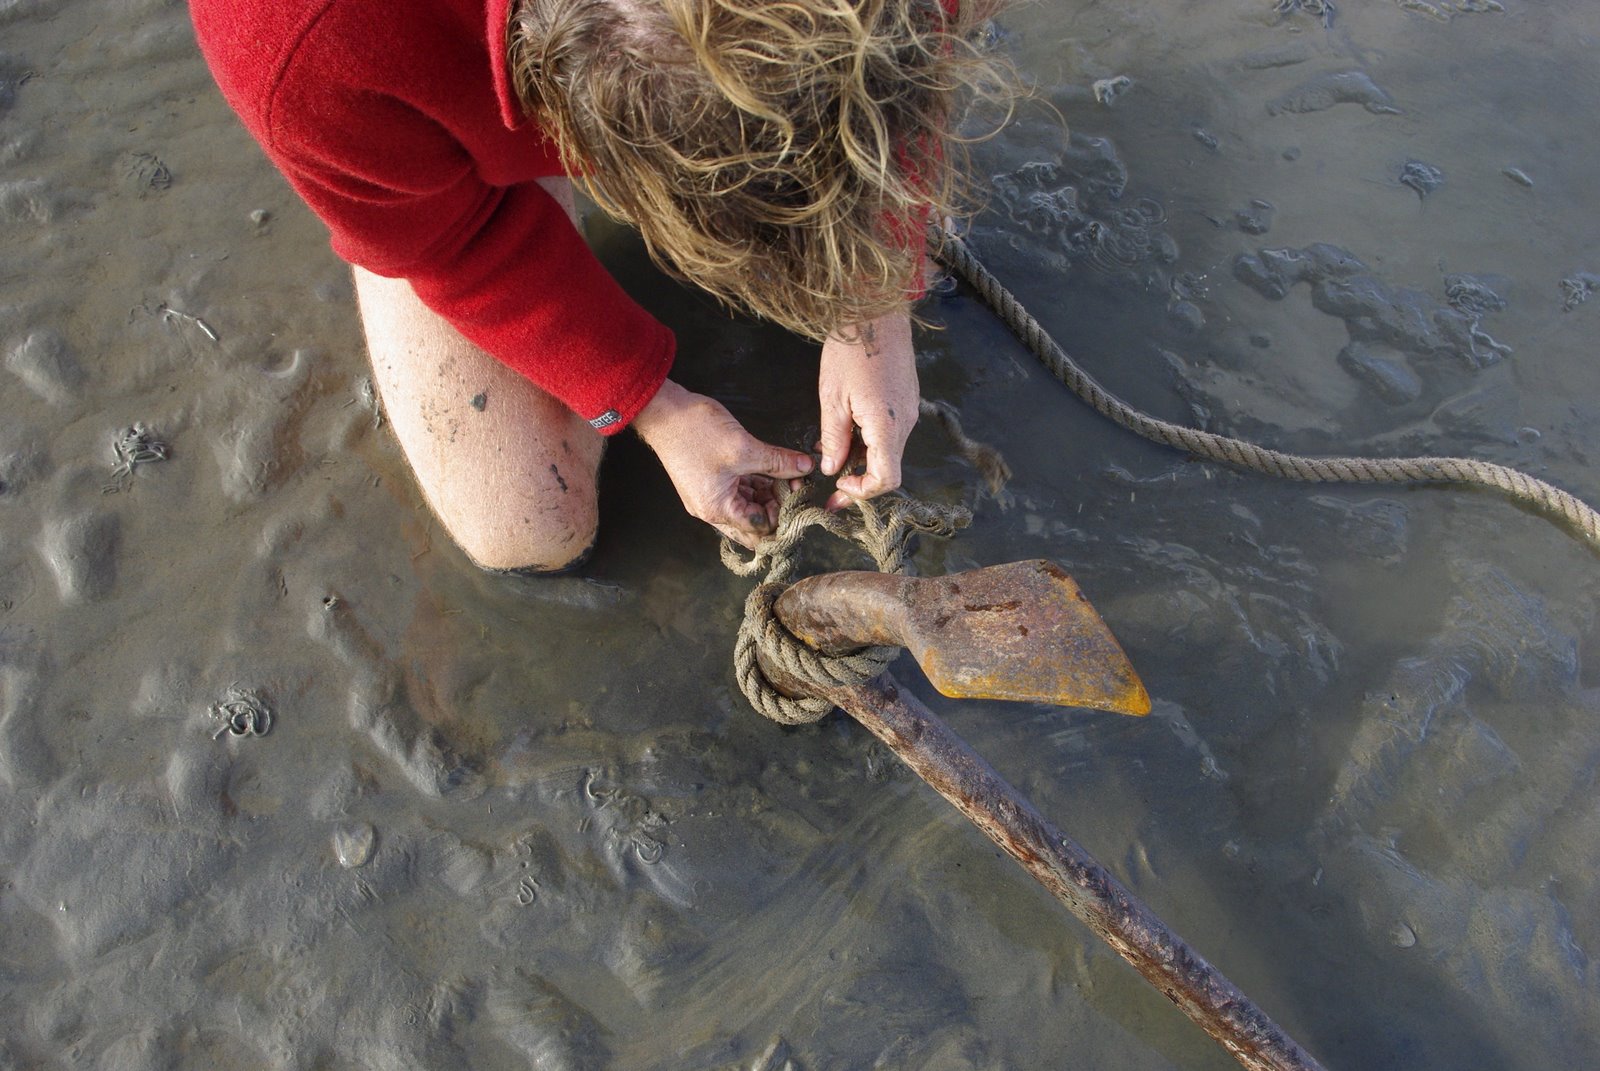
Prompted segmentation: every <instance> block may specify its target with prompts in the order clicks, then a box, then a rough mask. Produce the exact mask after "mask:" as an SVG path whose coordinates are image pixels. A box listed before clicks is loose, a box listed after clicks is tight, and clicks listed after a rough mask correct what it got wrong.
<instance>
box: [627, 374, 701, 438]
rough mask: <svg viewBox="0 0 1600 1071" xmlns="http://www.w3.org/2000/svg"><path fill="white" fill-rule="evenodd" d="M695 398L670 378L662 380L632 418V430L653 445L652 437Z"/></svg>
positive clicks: (658, 433) (657, 434)
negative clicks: (653, 393) (652, 394)
mask: <svg viewBox="0 0 1600 1071" xmlns="http://www.w3.org/2000/svg"><path fill="white" fill-rule="evenodd" d="M695 398H696V395H695V394H694V393H693V392H691V391H689V390H687V389H685V388H684V387H682V386H679V385H678V384H677V383H674V382H673V381H672V380H670V379H666V380H662V382H661V386H660V387H659V388H658V389H657V390H656V393H655V396H654V397H652V398H651V399H650V401H649V402H647V403H645V407H644V408H643V409H641V410H639V413H638V415H637V416H635V417H634V418H633V430H634V431H635V432H637V433H638V435H639V438H641V439H643V440H644V441H645V443H646V444H648V445H650V446H652V447H654V445H655V444H654V442H652V437H655V436H659V435H660V433H661V432H662V430H663V429H664V428H666V427H667V426H668V425H669V424H671V423H673V418H674V417H676V416H677V415H678V414H680V413H682V412H683V410H684V409H685V408H686V407H688V406H689V405H691V404H693V401H694V399H695Z"/></svg>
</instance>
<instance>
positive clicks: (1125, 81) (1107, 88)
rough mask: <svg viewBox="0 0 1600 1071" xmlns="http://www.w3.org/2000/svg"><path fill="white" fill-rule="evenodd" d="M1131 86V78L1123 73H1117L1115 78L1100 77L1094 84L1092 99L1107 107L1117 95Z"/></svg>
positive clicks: (1120, 94)
mask: <svg viewBox="0 0 1600 1071" xmlns="http://www.w3.org/2000/svg"><path fill="white" fill-rule="evenodd" d="M1132 88H1133V79H1132V78H1129V77H1128V76H1127V75H1125V74H1119V75H1117V76H1116V77H1115V78H1101V79H1100V80H1098V81H1097V82H1095V84H1094V99H1095V100H1097V101H1099V102H1100V103H1101V104H1103V105H1105V106H1106V107H1107V108H1109V107H1111V105H1112V104H1113V103H1114V102H1115V101H1116V99H1117V98H1118V97H1120V96H1122V94H1124V93H1126V92H1127V91H1128V90H1130V89H1132Z"/></svg>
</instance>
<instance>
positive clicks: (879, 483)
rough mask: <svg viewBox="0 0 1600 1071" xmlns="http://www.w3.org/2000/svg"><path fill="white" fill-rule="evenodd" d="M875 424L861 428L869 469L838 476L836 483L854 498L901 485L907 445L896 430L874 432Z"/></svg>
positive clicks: (872, 494) (867, 496)
mask: <svg viewBox="0 0 1600 1071" xmlns="http://www.w3.org/2000/svg"><path fill="white" fill-rule="evenodd" d="M877 430H878V429H877V428H875V427H872V428H868V429H866V430H864V431H863V432H862V435H861V437H862V439H863V440H864V441H865V442H866V444H867V471H866V472H865V473H863V474H861V475H859V476H858V475H855V474H854V473H852V474H850V475H848V476H841V477H839V482H838V483H837V484H836V485H835V486H837V487H838V489H839V490H840V491H843V492H844V493H845V494H847V495H849V496H851V497H852V498H876V497H877V496H878V495H881V494H883V493H884V492H885V491H893V490H894V489H895V488H896V487H899V486H900V454H901V451H903V450H904V449H905V445H904V442H903V440H901V439H900V438H899V437H898V436H895V435H893V434H889V435H879V434H875V433H876V432H877Z"/></svg>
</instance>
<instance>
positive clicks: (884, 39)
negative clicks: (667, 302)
mask: <svg viewBox="0 0 1600 1071" xmlns="http://www.w3.org/2000/svg"><path fill="white" fill-rule="evenodd" d="M976 7H977V5H975V4H973V3H971V2H970V0H969V2H968V3H965V4H962V5H960V8H959V10H957V11H956V12H954V13H947V12H946V10H945V8H944V6H943V5H942V4H941V3H940V0H520V2H519V3H518V4H516V5H515V6H514V7H513V11H512V15H511V25H510V30H509V36H508V51H509V58H510V70H511V77H512V82H513V85H514V86H515V88H516V91H517V93H518V95H519V96H520V98H521V99H522V101H523V103H524V105H525V106H526V107H527V108H528V110H529V112H530V113H531V114H532V115H533V116H534V117H535V118H536V119H537V120H538V121H539V122H540V123H542V124H543V126H544V128H545V130H546V131H547V132H548V134H549V135H550V136H551V137H552V138H553V139H554V141H555V142H556V144H557V145H558V146H559V147H560V150H561V154H562V157H563V160H564V161H565V163H566V166H567V168H568V170H569V171H570V172H571V173H572V174H573V175H574V176H575V177H576V178H577V180H578V182H579V183H580V185H581V186H582V187H583V188H584V189H585V191H586V192H587V193H588V194H589V195H590V196H591V197H592V198H593V199H594V200H595V202H596V203H597V204H599V205H600V206H601V207H602V208H603V209H605V210H606V211H607V212H609V213H611V214H612V215H614V216H616V217H617V218H619V219H621V220H623V221H624V222H627V223H631V224H633V225H634V226H636V227H637V228H638V229H639V231H640V232H641V234H642V235H643V236H644V240H645V243H646V245H647V247H648V248H649V250H650V253H651V255H652V256H653V257H654V258H655V259H656V261H657V262H658V263H660V264H661V265H662V266H663V267H664V268H666V270H668V271H669V272H672V273H673V274H675V275H677V276H678V277H680V278H683V279H686V280H688V281H691V282H693V283H695V284H696V285H698V286H700V287H703V288H704V289H706V290H707V291H709V292H711V293H713V294H715V295H717V296H718V297H720V298H722V299H723V300H724V301H727V302H729V303H732V304H735V305H740V306H743V307H744V308H746V309H749V310H750V311H752V312H754V313H756V314H757V315H760V316H764V317H766V318H768V319H771V320H773V321H776V322H777V323H780V324H783V325H784V326H786V327H788V328H789V329H791V330H793V331H796V332H799V333H800V334H803V335H807V336H809V337H812V338H817V339H821V338H824V337H826V336H827V335H829V334H832V333H835V332H838V331H840V330H842V329H845V328H847V327H849V326H850V325H854V324H859V323H864V322H866V321H868V320H870V319H874V318H876V317H878V316H881V315H884V314H885V313H888V312H891V311H895V310H898V309H903V308H905V307H906V306H907V304H908V302H909V300H910V298H911V296H912V295H913V294H914V293H915V292H916V291H918V290H920V286H921V272H922V265H921V255H922V251H923V243H922V241H921V231H922V228H923V225H924V221H925V220H927V219H940V218H943V217H944V216H945V215H949V214H954V213H955V212H956V210H957V209H958V207H959V205H960V202H961V201H962V200H963V197H964V193H965V188H964V185H963V182H962V175H963V171H964V166H963V165H964V163H965V157H966V153H965V148H966V142H967V139H965V138H963V137H961V136H960V135H958V133H957V132H956V130H955V126H956V118H957V114H958V108H960V107H962V105H963V102H964V101H966V100H970V99H972V95H973V94H974V93H976V94H977V95H979V96H983V97H986V98H990V99H993V98H1004V87H1005V86H1007V85H1009V82H1008V80H1007V79H1006V78H1005V77H1003V76H1002V73H1001V71H1000V69H999V68H998V67H997V65H996V63H995V62H994V61H993V60H992V59H991V58H990V57H989V56H987V55H985V53H984V52H983V50H982V49H980V48H979V47H977V46H976V45H974V44H973V39H974V37H975V35H976V31H977V29H978V26H979V24H980V17H979V15H978V14H977V13H976V12H975V11H974V9H975V8H976ZM993 7H994V5H993V4H989V5H988V9H987V10H985V11H984V12H983V14H987V13H988V10H992V8H993ZM964 12H965V13H964Z"/></svg>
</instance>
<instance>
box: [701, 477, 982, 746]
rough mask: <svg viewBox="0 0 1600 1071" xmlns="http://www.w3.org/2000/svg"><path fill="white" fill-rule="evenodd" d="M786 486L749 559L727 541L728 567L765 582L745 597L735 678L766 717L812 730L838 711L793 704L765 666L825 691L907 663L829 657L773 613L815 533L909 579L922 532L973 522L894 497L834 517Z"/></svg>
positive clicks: (867, 655) (891, 654) (874, 650)
mask: <svg viewBox="0 0 1600 1071" xmlns="http://www.w3.org/2000/svg"><path fill="white" fill-rule="evenodd" d="M808 488H809V485H804V486H803V488H802V490H798V491H791V490H789V488H788V487H787V486H786V485H783V484H780V485H779V487H778V525H777V528H776V529H775V530H774V531H773V533H772V535H770V536H768V537H767V538H766V539H765V540H763V541H762V542H761V545H760V546H759V547H758V548H757V549H756V550H755V552H754V553H753V554H752V555H751V556H750V557H748V558H746V557H744V556H743V555H742V554H741V553H740V552H739V549H738V548H737V547H736V546H734V544H733V543H731V542H729V541H728V540H726V539H724V540H723V541H722V562H723V564H724V565H726V566H727V567H728V568H729V569H730V570H732V571H733V572H734V573H737V574H738V575H740V576H758V575H759V576H761V577H762V581H761V583H760V584H758V585H756V587H755V588H754V589H752V590H751V592H750V594H749V595H748V596H747V597H746V598H745V603H744V620H743V621H742V622H740V625H739V635H738V637H737V639H735V640H734V646H733V666H734V676H735V678H736V679H737V680H738V682H739V690H740V691H741V692H743V693H744V697H745V698H746V699H747V700H749V702H750V705H751V706H752V707H754V708H755V709H756V710H757V711H758V712H759V713H761V714H762V715H764V716H766V717H768V718H771V719H772V720H773V721H776V722H779V723H781V724H783V725H805V724H808V723H810V722H814V721H817V720H818V719H820V718H822V717H823V716H824V715H826V714H827V713H828V712H829V711H830V710H832V709H833V704H832V703H831V702H829V701H828V700H826V699H822V698H820V697H818V696H816V695H811V696H803V697H799V698H793V697H790V696H786V695H784V694H783V693H782V692H780V691H778V690H777V689H776V688H774V687H773V685H772V683H771V682H770V681H769V680H767V678H766V675H765V674H763V673H762V672H761V666H760V659H762V658H765V659H766V660H767V661H768V662H769V663H770V664H772V665H776V666H781V667H782V668H783V670H784V672H785V673H786V674H788V675H789V676H790V677H793V678H795V679H796V680H799V681H804V682H806V683H808V684H810V685H812V686H813V687H815V688H817V689H818V690H822V689H828V688H835V687H850V686H852V685H856V684H862V683H865V682H866V681H869V680H871V679H872V678H874V677H876V676H877V675H878V674H880V673H882V672H883V671H884V670H885V669H887V668H888V667H889V665H890V664H891V663H892V662H894V660H895V659H896V658H898V657H899V656H900V648H898V647H876V646H874V647H864V648H862V649H860V650H858V651H851V652H847V653H845V654H842V655H826V654H823V653H822V652H821V651H819V650H817V649H816V648H815V647H812V646H810V645H809V644H806V643H804V642H802V641H801V640H800V639H799V638H798V637H796V636H795V635H794V634H793V633H792V632H790V631H789V630H788V629H787V628H785V627H784V626H783V623H782V622H781V621H779V620H778V618H777V616H776V615H775V614H774V613H773V607H774V605H775V604H776V603H777V601H778V596H779V595H782V594H783V592H784V590H785V589H786V588H788V586H789V584H790V583H791V582H792V578H793V575H794V571H795V567H796V564H797V560H798V557H799V545H800V541H801V539H802V538H804V536H805V534H806V532H807V531H809V530H810V529H811V528H823V529H825V530H827V531H829V532H831V533H833V534H834V535H836V536H838V537H839V538H841V539H844V540H846V541H848V542H851V543H854V544H856V545H857V546H859V547H860V548H861V549H862V550H864V551H865V552H866V553H867V554H868V555H870V556H871V558H872V561H873V564H874V565H876V566H877V568H878V570H879V571H880V572H885V573H903V572H905V571H906V568H907V566H908V565H909V555H910V542H911V537H912V536H913V535H915V534H916V533H918V532H925V533H927V534H929V535H936V536H941V537H948V536H951V535H954V534H955V533H956V532H957V531H958V530H960V529H962V528H965V527H966V526H967V525H968V524H970V523H972V511H971V510H969V509H967V507H965V506H961V505H953V506H945V505H940V504H938V503H933V502H921V501H918V500H917V499H913V498H910V497H908V496H905V495H890V496H885V497H884V498H882V499H879V500H878V501H877V502H859V501H858V502H856V503H855V504H854V510H853V511H849V512H840V513H829V512H827V511H826V510H824V509H822V508H821V507H819V506H814V505H808V504H806V501H805V499H806V489H808Z"/></svg>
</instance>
